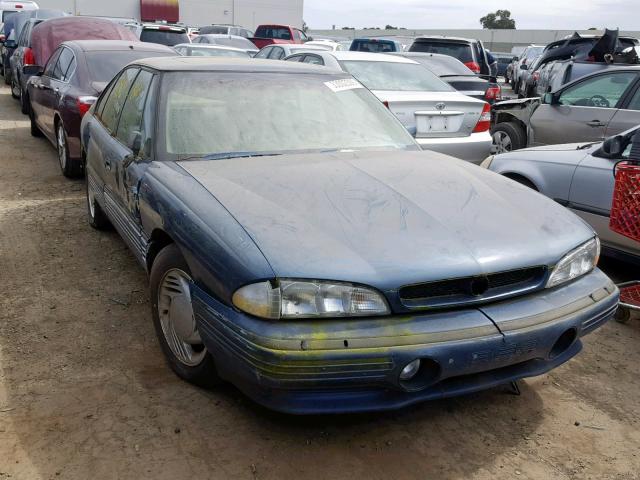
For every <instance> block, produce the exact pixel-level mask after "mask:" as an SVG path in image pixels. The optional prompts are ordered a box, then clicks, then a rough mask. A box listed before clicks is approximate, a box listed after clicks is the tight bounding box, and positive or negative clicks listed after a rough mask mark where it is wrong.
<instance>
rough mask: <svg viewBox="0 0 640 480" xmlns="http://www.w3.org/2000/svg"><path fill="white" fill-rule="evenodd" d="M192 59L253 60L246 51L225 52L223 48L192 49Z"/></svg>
mask: <svg viewBox="0 0 640 480" xmlns="http://www.w3.org/2000/svg"><path fill="white" fill-rule="evenodd" d="M188 55H190V56H192V57H234V58H251V55H249V54H248V53H247V52H245V51H241V50H224V49H222V48H194V47H192V48H191V53H189V54H188Z"/></svg>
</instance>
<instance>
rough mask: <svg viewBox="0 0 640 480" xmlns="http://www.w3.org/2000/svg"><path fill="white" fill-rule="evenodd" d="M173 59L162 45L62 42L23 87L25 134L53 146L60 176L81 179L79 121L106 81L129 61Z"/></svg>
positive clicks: (100, 41)
mask: <svg viewBox="0 0 640 480" xmlns="http://www.w3.org/2000/svg"><path fill="white" fill-rule="evenodd" d="M176 55H177V53H176V52H175V51H174V50H173V49H171V48H169V47H166V46H164V45H157V44H153V43H144V42H131V41H126V40H77V41H70V42H64V43H62V44H61V45H60V46H59V47H58V48H57V49H56V50H55V52H54V53H53V55H51V58H50V59H49V61H48V63H47V65H46V66H45V68H44V71H43V72H33V73H35V75H34V76H33V77H31V79H30V80H29V82H28V84H27V94H28V100H29V101H30V103H31V112H30V114H29V116H30V118H31V134H32V135H33V136H36V137H38V136H41V135H42V134H44V136H45V137H47V138H48V139H49V141H51V143H53V145H54V146H56V147H57V149H58V159H59V160H60V168H61V169H62V173H63V174H64V175H65V176H67V177H76V176H80V175H82V173H83V165H82V158H81V157H82V156H81V151H80V122H81V121H82V117H83V115H84V114H85V113H86V112H87V111H88V110H89V108H91V105H93V103H94V102H95V101H96V99H97V97H98V96H99V95H100V93H101V92H102V90H103V89H104V87H105V86H106V85H107V83H109V82H110V81H111V79H112V78H113V77H114V76H115V75H116V74H117V73H118V72H119V71H120V70H122V68H123V67H124V66H125V65H127V64H128V63H130V62H133V61H134V60H139V59H141V58H148V57H168V56H176ZM26 68H29V67H26Z"/></svg>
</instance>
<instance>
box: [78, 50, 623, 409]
mask: <svg viewBox="0 0 640 480" xmlns="http://www.w3.org/2000/svg"><path fill="white" fill-rule="evenodd" d="M81 132H82V149H83V158H84V160H85V162H86V173H87V202H88V212H89V213H88V217H89V222H90V223H91V225H92V226H94V227H95V228H98V229H101V228H106V227H108V226H109V225H112V226H113V227H115V229H116V230H117V231H118V232H119V233H120V235H121V236H122V238H123V239H124V240H125V242H126V243H127V244H128V245H129V247H130V248H131V250H132V251H133V253H134V255H135V256H136V258H137V259H138V260H139V262H140V263H141V265H142V266H143V267H144V268H145V269H146V270H147V271H148V272H149V276H150V295H151V304H152V313H153V321H154V323H155V328H156V331H157V334H158V338H159V341H160V345H161V347H162V350H163V352H164V354H165V355H166V358H167V360H168V363H169V365H170V366H171V368H172V369H173V370H174V371H175V372H176V373H177V374H178V375H179V376H180V377H182V378H183V379H185V380H187V381H190V382H193V383H195V384H198V385H204V386H209V385H212V384H214V383H216V382H219V381H221V380H226V381H230V382H232V383H233V384H235V385H236V386H237V387H238V388H240V389H241V390H242V391H243V392H245V393H246V394H247V395H248V396H250V397H251V398H253V399H254V400H255V401H257V402H258V403H260V404H263V405H265V406H267V407H269V408H272V409H275V410H280V411H284V412H290V413H297V414H307V413H329V412H354V411H369V410H384V409H394V408H399V407H402V406H405V405H409V404H412V403H415V402H419V401H423V400H427V399H435V398H442V397H447V396H452V395H459V394H464V393H468V392H473V391H478V390H481V389H485V388H489V387H492V386H495V385H499V384H502V383H506V382H509V381H512V380H516V379H519V378H523V377H530V376H534V375H539V374H542V373H544V372H547V371H549V370H551V369H552V368H554V367H557V366H558V365H560V364H562V363H564V362H566V361H567V360H569V359H570V358H572V357H573V356H574V355H576V354H577V353H578V352H579V351H580V349H581V348H582V343H581V340H580V339H581V337H582V336H584V335H585V334H587V333H589V332H591V331H592V330H594V329H595V328H597V327H599V326H601V325H602V324H603V323H604V322H606V321H607V320H608V319H609V318H611V317H612V316H613V314H614V312H615V310H616V308H617V303H618V290H617V289H616V287H615V285H614V284H613V283H612V282H611V280H610V279H609V278H607V277H606V276H605V275H604V274H603V273H602V272H601V271H600V270H598V268H597V267H596V264H597V261H598V256H599V251H600V244H599V240H598V238H597V236H596V235H595V233H594V231H593V230H592V229H591V228H590V227H589V226H588V225H587V224H586V223H585V222H583V221H582V220H581V219H579V218H578V217H577V216H575V215H574V214H573V213H571V212H569V211H567V210H566V209H564V208H563V207H562V206H560V205H558V204H556V203H555V202H553V201H552V200H550V199H547V198H545V197H543V196H542V195H539V194H537V193H535V192H532V191H531V190H530V189H528V188H527V187H524V186H522V185H519V184H517V183H515V182H513V181H511V180H508V179H506V178H503V177H501V176H500V175H497V174H495V173H493V172H490V171H487V170H485V169H482V168H479V167H477V166H475V165H471V164H469V163H467V162H463V161H460V160H457V159H454V158H452V157H448V156H445V155H441V154H437V153H434V152H428V151H421V150H420V149H419V147H418V146H417V145H416V143H415V142H414V140H413V138H412V137H411V136H410V135H409V134H408V133H407V132H406V131H405V129H404V128H403V127H402V125H401V124H400V123H399V122H398V121H397V120H396V119H395V117H394V116H393V114H392V113H390V112H389V111H388V110H387V109H386V108H385V107H384V106H383V105H382V103H380V102H379V101H378V100H377V99H376V97H375V96H374V95H373V94H371V92H369V91H368V90H367V89H366V88H364V87H363V86H362V85H361V84H360V83H358V82H357V81H356V80H354V79H353V78H352V77H350V76H349V75H347V74H345V73H343V72H338V71H333V70H331V69H328V68H326V69H325V68H317V67H314V66H309V65H305V64H298V63H284V62H272V61H261V60H239V59H238V60H236V59H208V58H156V59H147V60H142V61H138V62H136V63H133V64H130V65H128V66H127V67H126V68H125V69H124V70H122V72H120V73H119V75H118V76H117V77H116V78H115V79H114V80H113V81H112V82H111V84H110V85H109V86H108V87H107V88H106V89H105V91H104V92H103V94H102V95H101V97H100V98H99V100H98V101H97V103H96V104H95V105H94V106H93V107H92V109H91V110H90V111H89V113H88V114H87V115H86V116H85V117H84V120H83V124H82V129H81Z"/></svg>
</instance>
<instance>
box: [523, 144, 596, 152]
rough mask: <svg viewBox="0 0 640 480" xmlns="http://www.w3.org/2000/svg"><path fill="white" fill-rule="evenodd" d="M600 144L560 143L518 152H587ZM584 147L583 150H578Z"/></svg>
mask: <svg viewBox="0 0 640 480" xmlns="http://www.w3.org/2000/svg"><path fill="white" fill-rule="evenodd" d="M601 143H602V142H597V143H595V144H594V143H593V142H582V143H562V144H560V145H542V146H539V147H531V148H523V149H521V150H517V151H518V152H570V151H574V150H578V151H582V152H589V151H591V150H595V149H597V148H598V147H599V146H600V145H601ZM579 147H585V148H582V149H581V148H579Z"/></svg>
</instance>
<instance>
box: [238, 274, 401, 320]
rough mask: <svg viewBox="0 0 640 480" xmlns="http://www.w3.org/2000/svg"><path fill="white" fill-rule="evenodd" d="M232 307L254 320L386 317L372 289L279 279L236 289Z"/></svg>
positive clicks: (386, 309) (384, 307)
mask: <svg viewBox="0 0 640 480" xmlns="http://www.w3.org/2000/svg"><path fill="white" fill-rule="evenodd" d="M232 300H233V304H234V305H235V306H236V307H238V308H239V309H240V310H242V311H243V312H246V313H249V314H251V315H255V316H256V317H261V318H269V319H274V320H275V319H279V318H332V317H365V316H372V315H387V314H388V313H390V311H389V307H388V306H387V302H386V300H385V299H384V297H383V296H382V295H381V294H380V293H378V292H376V291H375V290H373V289H370V288H366V287H361V286H357V285H352V284H350V283H337V282H325V281H321V280H294V279H280V280H278V281H277V283H276V285H272V283H271V282H268V281H265V282H260V283H253V284H251V285H246V286H244V287H242V288H239V289H238V290H237V291H236V292H235V293H234V294H233V299H232Z"/></svg>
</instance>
